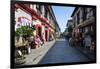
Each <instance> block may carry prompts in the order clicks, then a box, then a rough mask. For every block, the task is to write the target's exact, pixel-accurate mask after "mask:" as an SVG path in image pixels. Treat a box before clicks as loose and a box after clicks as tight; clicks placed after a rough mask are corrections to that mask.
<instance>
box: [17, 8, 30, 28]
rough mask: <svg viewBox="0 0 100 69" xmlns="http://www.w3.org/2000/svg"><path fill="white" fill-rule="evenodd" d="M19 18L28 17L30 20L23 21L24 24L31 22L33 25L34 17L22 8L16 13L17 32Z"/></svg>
mask: <svg viewBox="0 0 100 69" xmlns="http://www.w3.org/2000/svg"><path fill="white" fill-rule="evenodd" d="M19 17H26V18H28V19H29V20H25V19H24V20H22V21H23V22H25V21H26V22H27V21H29V23H32V17H31V15H30V14H28V13H26V12H25V11H23V10H21V9H20V8H18V9H17V11H15V22H16V25H15V30H16V28H17V27H18V26H17V24H19V22H18V18H19Z"/></svg>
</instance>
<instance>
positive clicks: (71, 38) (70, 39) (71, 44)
mask: <svg viewBox="0 0 100 69" xmlns="http://www.w3.org/2000/svg"><path fill="white" fill-rule="evenodd" d="M69 45H70V46H74V38H73V37H70V38H69Z"/></svg>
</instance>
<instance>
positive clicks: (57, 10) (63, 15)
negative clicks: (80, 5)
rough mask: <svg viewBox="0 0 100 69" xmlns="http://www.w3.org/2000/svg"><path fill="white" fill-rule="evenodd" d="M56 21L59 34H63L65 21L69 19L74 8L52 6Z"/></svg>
mask: <svg viewBox="0 0 100 69" xmlns="http://www.w3.org/2000/svg"><path fill="white" fill-rule="evenodd" d="M52 8H53V11H54V14H55V17H56V20H57V22H58V25H59V27H60V29H61V32H64V30H65V28H66V24H67V21H68V20H69V19H71V14H72V12H73V11H74V8H75V7H69V6H68V7H67V6H52Z"/></svg>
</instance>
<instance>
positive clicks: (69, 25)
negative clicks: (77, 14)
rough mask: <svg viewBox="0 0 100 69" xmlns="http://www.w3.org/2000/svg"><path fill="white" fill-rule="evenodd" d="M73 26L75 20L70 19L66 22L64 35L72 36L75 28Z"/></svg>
mask: <svg viewBox="0 0 100 69" xmlns="http://www.w3.org/2000/svg"><path fill="white" fill-rule="evenodd" d="M73 28H74V24H73V20H72V19H69V20H68V21H67V24H66V29H65V31H64V35H65V36H68V37H70V36H71V33H72V32H71V30H73Z"/></svg>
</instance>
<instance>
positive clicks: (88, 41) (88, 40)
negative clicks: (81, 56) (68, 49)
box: [84, 34, 92, 51]
mask: <svg viewBox="0 0 100 69" xmlns="http://www.w3.org/2000/svg"><path fill="white" fill-rule="evenodd" d="M84 44H85V49H86V50H89V51H90V47H91V46H92V45H91V37H90V36H89V34H86V35H85V37H84Z"/></svg>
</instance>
